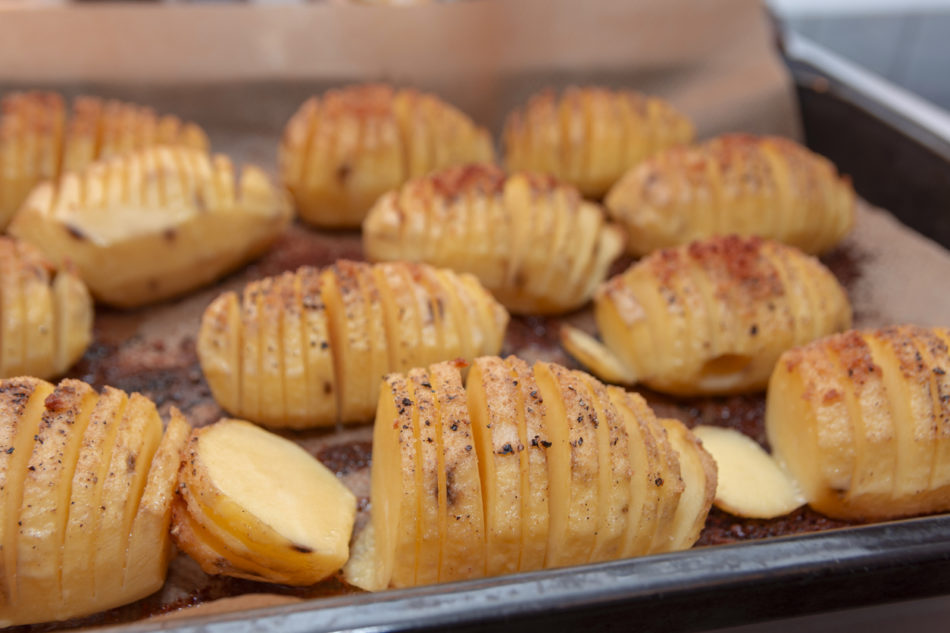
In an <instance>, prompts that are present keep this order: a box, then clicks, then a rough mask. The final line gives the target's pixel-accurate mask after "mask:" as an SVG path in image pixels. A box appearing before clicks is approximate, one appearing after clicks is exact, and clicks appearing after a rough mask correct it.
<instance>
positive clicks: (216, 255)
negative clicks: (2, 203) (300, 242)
mask: <svg viewBox="0 0 950 633" xmlns="http://www.w3.org/2000/svg"><path fill="white" fill-rule="evenodd" d="M291 213H292V211H291V208H290V201H289V199H288V197H287V195H286V194H285V193H284V192H283V191H282V190H281V189H279V188H277V187H275V186H274V185H273V184H272V183H271V182H270V180H269V179H268V177H267V176H266V174H265V173H264V172H263V171H262V170H261V169H259V168H257V167H254V166H245V167H244V169H243V170H242V172H241V174H240V176H238V175H237V174H236V171H235V169H234V167H233V165H232V164H231V161H230V160H229V159H228V158H227V157H225V156H220V155H219V156H213V157H212V156H209V155H208V154H207V153H205V152H203V151H201V150H196V149H191V148H187V147H180V146H175V147H165V146H160V147H153V148H148V149H145V150H142V151H140V152H133V153H130V154H124V155H122V156H119V157H116V158H113V159H110V160H108V161H101V162H96V163H93V164H92V165H90V166H89V167H87V168H86V169H84V170H82V171H79V172H68V173H66V174H65V175H63V176H62V177H61V178H60V179H59V181H57V182H47V183H43V184H41V185H39V186H37V187H36V189H35V190H34V191H33V193H32V194H31V195H30V197H29V198H28V199H27V201H26V203H25V204H24V205H23V208H22V210H21V211H20V213H18V214H17V217H16V218H15V219H14V221H13V223H12V224H11V225H10V233H11V234H13V235H16V236H18V237H20V238H22V239H24V240H27V241H30V242H31V243H33V244H34V245H36V246H37V247H39V248H40V249H41V250H42V251H44V252H45V253H46V254H47V256H49V257H50V258H52V259H54V260H56V261H63V260H65V259H69V260H70V261H72V262H75V264H76V266H77V268H78V269H79V271H80V274H81V275H82V277H83V279H84V280H85V281H86V283H88V284H89V287H90V289H91V290H92V292H93V294H94V295H95V296H96V298H97V299H98V300H100V301H103V302H106V303H110V304H113V305H118V306H123V307H125V306H135V305H141V304H143V303H148V302H152V301H157V300H160V299H163V298H166V297H170V296H174V295H176V294H180V293H181V292H184V291H186V290H190V289H192V288H195V287H198V286H200V285H202V284H203V283H206V282H208V281H211V280H212V279H214V278H216V277H218V276H220V275H221V274H223V273H224V272H227V271H228V270H230V269H232V268H234V267H235V266H237V265H238V264H240V263H241V262H243V261H246V260H247V259H249V258H251V257H253V256H255V255H257V254H259V253H260V252H261V251H263V250H264V249H265V248H266V247H267V246H268V245H269V244H270V243H271V242H272V241H273V240H274V239H275V238H276V236H277V235H279V234H280V233H281V232H282V231H283V229H284V228H285V227H286V226H287V224H288V223H289V222H290V218H291Z"/></svg>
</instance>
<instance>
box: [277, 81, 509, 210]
mask: <svg viewBox="0 0 950 633" xmlns="http://www.w3.org/2000/svg"><path fill="white" fill-rule="evenodd" d="M493 158H494V150H493V148H492V141H491V137H490V136H489V134H488V132H487V131H486V130H485V129H483V128H480V127H478V126H476V125H475V124H474V123H473V122H472V121H471V119H469V118H468V117H467V116H466V115H465V114H463V113H462V112H460V111H459V110H457V109H456V108H454V107H453V106H451V105H449V104H447V103H445V102H444V101H442V100H441V99H439V98H438V97H435V96H434V95H430V94H426V93H422V92H418V91H416V90H411V89H399V90H397V89H394V88H393V87H391V86H388V85H382V84H364V85H354V86H347V87H344V88H342V89H338V90H330V91H329V92H327V93H326V94H324V95H323V96H322V97H319V98H318V97H313V98H311V99H309V100H308V101H307V102H305V103H304V104H303V105H302V106H301V107H300V109H299V110H298V111H297V113H296V114H295V115H294V116H293V118H291V119H290V121H289V122H288V123H287V127H286V128H285V130H284V137H283V140H282V142H281V145H280V155H279V159H280V170H281V175H282V177H283V179H284V182H285V183H286V185H287V187H288V188H289V189H290V190H291V192H292V193H293V195H294V198H295V199H296V202H297V206H298V208H299V210H300V214H301V216H302V217H303V218H304V219H305V220H307V221H308V222H312V223H314V224H318V225H325V226H358V225H359V223H360V221H362V219H363V217H364V216H365V215H366V212H367V211H368V210H369V208H370V206H371V205H372V204H373V202H375V200H376V198H378V197H379V196H380V195H381V194H383V193H385V192H386V191H388V190H390V189H393V188H395V187H398V186H399V185H401V184H402V183H403V182H405V181H406V180H407V179H409V178H413V177H417V176H421V175H423V174H426V173H428V172H430V171H432V170H434V169H439V168H442V167H448V166H450V165H456V164H461V163H468V162H478V161H484V162H491V161H492V160H493Z"/></svg>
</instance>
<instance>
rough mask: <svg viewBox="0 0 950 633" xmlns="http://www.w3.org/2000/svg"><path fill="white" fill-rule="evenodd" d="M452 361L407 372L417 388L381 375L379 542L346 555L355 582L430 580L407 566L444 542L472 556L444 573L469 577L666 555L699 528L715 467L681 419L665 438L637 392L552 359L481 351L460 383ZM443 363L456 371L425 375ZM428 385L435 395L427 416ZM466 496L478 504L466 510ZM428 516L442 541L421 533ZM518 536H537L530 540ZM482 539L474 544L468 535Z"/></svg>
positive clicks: (431, 558)
mask: <svg viewBox="0 0 950 633" xmlns="http://www.w3.org/2000/svg"><path fill="white" fill-rule="evenodd" d="M460 369H461V367H460V363H455V362H445V363H439V364H437V365H433V366H431V367H430V368H429V369H428V370H421V369H414V370H412V372H414V380H415V382H416V384H417V385H422V386H425V387H426V394H425V397H423V398H420V397H419V392H418V390H416V391H413V389H412V388H409V387H407V385H408V384H409V383H410V382H412V380H413V379H410V378H408V377H406V376H405V375H403V374H390V375H389V376H387V377H386V379H385V381H384V384H383V387H382V389H381V391H380V408H379V414H378V416H377V418H376V423H375V428H374V444H373V483H372V490H371V506H372V513H373V514H372V525H373V527H374V531H375V533H374V537H375V538H374V539H366V540H364V542H363V545H364V547H363V548H362V549H358V550H354V556H358V557H359V559H358V560H353V559H351V561H350V565H351V568H352V569H353V570H354V571H358V575H357V574H356V573H354V574H353V576H351V577H350V578H351V579H354V580H357V581H359V582H360V583H361V584H360V585H359V586H361V587H362V588H364V589H367V590H370V591H373V590H380V589H385V588H386V587H387V586H390V584H391V585H393V586H399V587H403V586H411V585H413V584H425V583H428V582H434V578H433V577H432V576H428V575H427V576H424V577H423V576H420V575H419V574H416V575H415V576H414V575H413V574H412V573H407V570H412V569H417V570H422V569H431V568H432V567H433V566H434V565H437V564H438V561H439V560H440V559H442V560H444V557H445V552H446V551H450V550H451V551H457V550H458V549H467V550H468V551H469V552H470V554H469V557H468V558H467V561H468V562H469V565H468V566H467V567H465V568H462V567H459V568H456V569H455V570H454V572H455V573H453V574H452V575H451V576H450V578H451V579H465V578H479V577H482V576H485V575H488V576H491V575H496V574H501V573H506V572H513V571H519V570H520V571H530V570H534V569H541V568H550V567H558V566H564V565H574V564H584V563H589V562H593V561H600V560H606V559H611V558H621V557H624V556H638V555H644V554H648V553H652V552H668V551H672V550H675V549H684V548H688V547H690V546H691V545H692V544H693V543H694V542H695V540H696V539H697V538H698V536H699V532H700V528H701V526H702V524H703V522H704V520H705V517H706V514H707V513H708V512H709V509H710V507H711V504H712V499H713V493H714V490H715V485H716V483H715V482H716V467H715V463H714V462H713V461H712V459H711V458H710V457H709V455H708V454H706V452H705V450H704V449H703V448H702V444H701V443H700V442H698V441H697V440H696V439H695V438H694V437H693V436H692V433H691V432H690V431H689V430H688V429H686V428H685V427H682V426H681V427H678V428H677V429H676V431H677V432H678V433H679V434H680V436H678V438H677V441H671V440H670V438H669V437H668V435H667V431H666V429H665V427H664V424H663V423H661V422H660V421H659V420H657V418H656V416H655V414H654V413H653V411H652V410H651V409H650V408H649V407H648V406H647V404H646V402H645V401H644V399H643V398H642V397H641V396H639V395H637V394H632V393H627V392H624V391H623V390H622V389H620V388H619V387H614V386H611V387H605V386H604V385H602V384H600V383H599V382H597V380H596V379H594V378H593V377H590V376H588V375H586V374H583V373H582V372H576V371H571V370H568V369H566V368H564V367H561V366H559V365H555V364H553V363H543V362H538V363H535V364H534V366H533V367H529V366H528V365H527V364H525V363H524V362H523V361H521V360H519V359H517V358H514V357H509V358H508V359H505V360H502V359H500V358H496V357H481V358H478V359H476V360H475V361H474V363H473V369H471V370H470V371H469V374H468V380H467V384H466V387H465V389H464V390H462V389H461V388H460V386H461V379H460V377H458V374H459V371H460ZM447 372H454V373H455V374H456V376H457V377H456V379H455V380H454V381H448V382H445V381H439V380H438V379H433V378H434V377H437V376H439V375H440V374H443V375H444V374H445V373H447ZM523 387H528V389H527V391H526V392H525V390H524V389H522V388H523ZM429 390H431V391H432V393H433V394H434V397H435V399H436V400H437V401H439V402H440V403H442V404H441V405H440V407H438V409H441V416H440V415H439V411H438V410H437V411H436V413H435V416H434V417H435V419H436V420H439V422H437V423H435V424H431V423H430V420H431V419H432V417H433V416H432V415H431V408H430V407H431V403H432V402H433V398H432V397H431V396H430V395H429V394H428V391H429ZM448 402H452V403H453V406H454V407H455V408H454V409H451V410H449V409H447V408H446V404H447V403H448ZM531 418H535V419H534V420H533V421H532V420H531ZM469 429H471V434H470V435H469V434H468V432H469ZM459 431H461V432H462V433H463V436H462V437H459V436H456V435H455V434H456V433H458V432H459ZM450 438H451V439H450ZM455 440H459V441H455ZM433 446H435V447H437V450H446V451H448V449H449V448H450V447H451V449H452V452H451V459H450V458H449V455H450V453H449V452H446V453H445V459H426V458H425V452H427V451H431V448H432V447H433ZM677 446H684V447H686V449H688V450H689V451H691V454H690V455H689V456H685V457H688V458H689V459H691V460H693V461H692V462H691V464H690V467H689V468H682V469H681V466H680V464H681V459H683V457H684V456H681V455H680V453H679V452H678V449H677V448H676V447H677ZM628 449H629V450H628ZM532 462H534V463H535V466H540V467H541V468H540V470H538V468H536V467H535V466H532V464H531V463H532ZM601 469H604V470H603V472H602V471H601ZM443 470H444V472H442V471H443ZM476 478H477V479H478V480H480V483H479V481H478V480H476ZM436 482H437V485H436ZM684 491H688V492H689V494H688V495H685V494H684ZM478 495H481V496H482V497H483V501H482V503H478V502H477V496H478ZM681 500H684V501H685V505H683V504H681ZM473 501H475V503H474V506H475V508H476V512H474V513H468V512H465V514H464V517H463V516H462V515H461V514H460V513H461V512H462V511H463V510H462V508H463V507H468V504H471V503H472V502H473ZM481 508H484V514H482V513H481V512H480V510H481ZM445 514H447V515H448V516H447V517H445V516H444V515H445ZM440 517H441V519H442V520H438V519H440ZM446 518H447V519H448V520H444V519H446ZM462 518H464V519H465V520H464V521H462V520H461V519H462ZM436 525H438V529H440V530H442V533H441V534H439V537H440V538H439V539H438V540H439V543H438V545H439V547H433V542H432V539H431V538H430V539H429V542H428V543H424V539H426V535H427V534H430V533H431V531H432V530H433V529H434V526H436ZM526 534H536V535H537V536H539V537H540V539H541V541H540V542H531V543H530V544H529V543H527V542H526V541H525V540H524V538H523V537H524V535H526ZM479 535H484V536H483V537H481V538H478V548H477V550H476V549H475V548H472V546H471V544H470V543H469V541H471V540H472V538H473V536H479ZM358 539H359V537H358ZM483 548H484V549H483ZM529 551H530V552H532V555H530V556H528V555H527V552H529ZM440 552H441V554H440ZM417 556H418V559H416V557H417ZM440 579H442V580H445V579H447V578H443V577H441V576H440Z"/></svg>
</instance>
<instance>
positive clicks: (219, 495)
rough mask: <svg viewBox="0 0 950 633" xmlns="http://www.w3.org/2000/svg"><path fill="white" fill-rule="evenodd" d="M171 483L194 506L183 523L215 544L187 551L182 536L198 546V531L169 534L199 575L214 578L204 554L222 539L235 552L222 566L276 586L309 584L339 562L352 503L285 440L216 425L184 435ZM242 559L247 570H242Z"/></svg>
mask: <svg viewBox="0 0 950 633" xmlns="http://www.w3.org/2000/svg"><path fill="white" fill-rule="evenodd" d="M179 478H180V479H179V486H180V487H181V488H182V489H183V490H187V493H188V494H189V495H190V498H191V500H194V501H197V503H187V504H186V512H187V514H188V516H189V518H190V519H191V521H192V522H193V523H194V524H196V525H198V526H200V527H201V528H204V530H207V532H208V533H210V534H212V535H214V536H216V538H212V539H205V541H206V543H205V546H204V547H194V546H193V544H194V541H193V540H191V538H190V537H191V536H193V537H194V539H195V540H197V541H199V542H200V541H202V536H203V535H202V533H201V532H200V531H198V532H197V533H195V531H194V530H192V531H191V532H190V533H189V538H187V539H186V538H181V537H180V536H178V535H179V534H180V533H181V530H175V529H173V535H176V539H177V543H178V545H179V547H181V548H182V549H183V550H184V551H185V552H187V553H188V554H190V555H191V556H193V557H194V558H195V559H196V560H197V561H198V562H199V563H200V564H201V565H202V568H203V569H205V571H208V572H209V573H221V566H220V564H219V563H217V562H216V561H217V559H216V558H215V559H211V560H209V559H208V558H207V556H206V553H207V551H208V549H215V550H216V549H217V548H216V547H215V544H216V543H218V542H221V541H220V539H221V537H222V535H224V536H226V537H231V538H233V540H234V541H236V542H238V543H240V544H241V545H242V546H243V547H242V551H239V552H238V554H239V555H238V556H233V557H230V558H229V557H228V552H224V557H225V558H226V559H227V562H228V564H229V565H230V566H232V567H233V568H235V569H238V570H243V571H245V572H248V573H250V574H252V575H258V576H262V577H263V578H265V579H270V580H273V581H276V582H285V583H290V584H299V585H308V584H313V583H314V582H317V581H318V580H321V579H323V578H326V577H327V576H329V575H330V574H332V573H333V572H335V571H337V570H338V569H340V568H341V567H342V566H343V563H345V562H346V559H347V556H348V554H349V548H348V544H349V540H350V532H351V531H352V529H353V520H354V517H355V514H356V498H355V497H354V496H353V493H351V492H350V491H349V490H348V489H347V488H346V487H345V486H344V485H343V484H342V483H340V481H339V480H338V479H337V478H336V476H335V475H334V474H333V473H331V472H330V471H329V470H328V469H327V468H326V467H324V466H323V465H322V464H320V463H319V462H318V461H316V460H315V459H314V458H313V457H311V456H310V455H309V454H308V453H307V452H305V451H304V450H303V449H302V448H300V447H299V446H297V445H296V444H294V443H293V442H291V441H289V440H285V439H283V438H281V437H279V436H277V435H274V434H272V433H269V432H267V431H264V430H263V429H261V428H259V427H256V426H254V425H253V424H250V423H249V422H244V421H241V420H221V421H219V422H217V423H216V424H213V425H211V426H207V427H203V428H201V429H198V430H196V431H194V432H193V433H192V435H191V438H190V440H189V444H188V450H187V452H186V463H185V464H183V466H182V469H181V471H180V473H179ZM288 481H291V482H293V485H291V486H288V485H287V482H288ZM176 516H178V515H176ZM175 525H176V526H177V525H178V524H177V523H176V524H175ZM189 548H190V549H189ZM235 549H237V548H235ZM219 553H220V552H219ZM240 554H243V555H244V556H241V555H240ZM248 559H249V560H250V561H251V562H253V563H254V564H255V568H253V569H250V570H246V569H243V567H242V564H243V563H244V562H245V561H246V560H248ZM258 566H259V567H258ZM270 567H274V568H275V569H276V571H277V573H276V574H274V577H272V576H271V575H270V574H269V573H268V572H267V570H268V569H269V568H270ZM261 570H264V572H263V574H262V573H261ZM288 571H292V572H293V576H292V577H291V578H288V575H287V572H288Z"/></svg>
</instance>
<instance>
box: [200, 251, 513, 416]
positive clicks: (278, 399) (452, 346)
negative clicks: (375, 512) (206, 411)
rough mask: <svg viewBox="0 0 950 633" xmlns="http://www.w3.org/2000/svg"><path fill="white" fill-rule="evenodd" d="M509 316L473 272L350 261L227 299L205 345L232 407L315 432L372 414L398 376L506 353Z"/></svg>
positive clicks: (215, 380)
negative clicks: (390, 378)
mask: <svg viewBox="0 0 950 633" xmlns="http://www.w3.org/2000/svg"><path fill="white" fill-rule="evenodd" d="M507 323H508V313H507V312H506V311H505V310H504V308H502V307H501V305H499V304H498V303H497V302H495V301H494V299H492V297H491V295H490V294H489V293H488V292H487V291H486V290H485V289H484V288H483V287H482V286H481V285H480V284H479V283H478V280H476V279H475V278H474V277H472V276H471V275H457V274H455V273H452V272H451V271H447V270H437V269H432V268H430V267H428V266H425V265H423V264H407V263H390V264H378V265H375V266H373V265H370V264H366V263H363V262H352V261H347V260H341V261H339V262H337V263H336V265H335V266H333V267H330V268H326V269H324V270H322V271H318V270H316V269H313V268H309V267H302V268H300V269H299V270H297V271H296V272H295V273H285V274H284V275H282V276H280V277H278V278H268V279H263V280H258V281H255V282H252V283H250V284H248V285H247V286H246V287H245V288H244V291H243V296H242V298H241V299H240V300H239V299H238V297H237V295H236V294H234V293H225V294H224V295H222V296H221V297H219V298H217V299H215V300H214V301H213V302H212V303H211V305H210V306H209V307H208V308H207V309H206V311H205V314H204V316H203V318H202V324H201V330H200V332H199V336H198V342H197V348H198V358H199V360H200V361H201V363H202V368H203V370H204V373H205V377H206V378H207V380H208V385H209V386H210V388H211V392H212V394H213V395H214V397H215V399H216V400H217V401H218V403H219V404H220V405H221V406H222V407H223V408H224V409H226V410H227V411H228V412H230V413H232V414H234V415H241V416H244V417H247V418H249V419H251V420H254V421H257V422H260V423H263V424H267V425H270V426H277V427H291V428H309V427H314V426H327V425H332V424H335V423H336V422H337V421H341V422H361V421H364V420H367V419H369V418H370V417H371V416H372V411H373V406H374V404H373V403H374V399H375V398H376V392H375V389H376V387H377V385H378V381H379V380H380V379H381V378H382V377H383V375H384V374H385V373H386V372H389V371H406V370H408V369H410V368H412V367H421V366H424V365H427V364H429V363H433V362H437V361H439V360H443V359H454V358H458V357H459V356H460V355H462V357H463V358H468V359H470V358H471V357H472V356H474V355H477V354H487V353H496V352H498V351H499V350H500V349H501V345H502V340H503V338H504V331H505V328H506V326H507Z"/></svg>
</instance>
